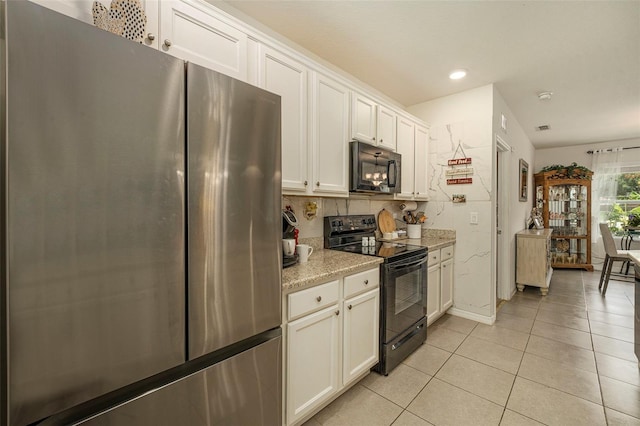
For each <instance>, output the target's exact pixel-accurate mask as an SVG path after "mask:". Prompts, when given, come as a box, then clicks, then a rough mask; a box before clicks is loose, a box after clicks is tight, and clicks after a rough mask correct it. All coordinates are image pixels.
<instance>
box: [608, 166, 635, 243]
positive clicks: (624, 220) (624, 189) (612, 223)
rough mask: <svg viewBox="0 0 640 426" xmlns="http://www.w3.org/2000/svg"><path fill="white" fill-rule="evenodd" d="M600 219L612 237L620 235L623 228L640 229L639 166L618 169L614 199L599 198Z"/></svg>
mask: <svg viewBox="0 0 640 426" xmlns="http://www.w3.org/2000/svg"><path fill="white" fill-rule="evenodd" d="M600 218H601V219H602V220H603V221H606V222H608V223H609V228H611V231H612V232H613V233H614V235H622V234H623V233H624V227H625V226H636V227H639V228H640V164H638V165H633V166H631V165H625V166H622V167H620V173H619V174H618V175H617V176H616V194H615V198H613V197H607V198H606V199H605V197H600Z"/></svg>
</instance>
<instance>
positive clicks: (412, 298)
mask: <svg viewBox="0 0 640 426" xmlns="http://www.w3.org/2000/svg"><path fill="white" fill-rule="evenodd" d="M383 271H384V272H383V310H384V321H383V322H384V324H385V326H384V330H382V332H383V334H384V336H383V337H382V341H383V342H385V343H388V342H390V341H391V340H392V339H393V338H394V337H396V336H398V335H399V334H401V333H402V332H404V331H405V330H407V329H408V328H409V327H412V326H413V325H414V324H415V323H416V322H418V321H420V320H421V319H423V318H424V317H425V315H426V314H427V255H426V253H424V254H421V255H419V256H413V257H410V258H407V259H403V260H400V261H397V262H390V263H386V264H384V265H383Z"/></svg>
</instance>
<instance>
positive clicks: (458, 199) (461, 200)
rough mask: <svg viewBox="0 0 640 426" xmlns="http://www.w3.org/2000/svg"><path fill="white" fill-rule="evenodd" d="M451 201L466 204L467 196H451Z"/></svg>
mask: <svg viewBox="0 0 640 426" xmlns="http://www.w3.org/2000/svg"><path fill="white" fill-rule="evenodd" d="M451 200H452V201H453V202H454V203H466V202H467V196H466V194H453V195H452V196H451Z"/></svg>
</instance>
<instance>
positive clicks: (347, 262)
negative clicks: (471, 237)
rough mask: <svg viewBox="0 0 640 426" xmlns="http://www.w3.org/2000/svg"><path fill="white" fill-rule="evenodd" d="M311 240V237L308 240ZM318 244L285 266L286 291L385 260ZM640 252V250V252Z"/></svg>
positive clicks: (428, 242)
mask: <svg viewBox="0 0 640 426" xmlns="http://www.w3.org/2000/svg"><path fill="white" fill-rule="evenodd" d="M396 241H397V242H401V243H404V244H413V245H419V246H423V247H427V249H429V250H437V249H440V248H442V247H446V246H448V245H450V244H455V242H456V239H455V238H451V237H449V236H445V237H440V236H436V237H434V236H428V237H422V238H421V239H417V238H416V239H407V238H404V239H398V240H396ZM305 243H307V244H309V243H311V241H305ZM312 245H314V246H315V247H314V252H313V254H312V255H311V257H310V258H309V262H307V263H304V264H297V265H295V266H291V267H288V268H285V269H283V270H282V291H283V292H289V291H292V290H301V289H303V288H306V287H313V286H316V285H318V284H323V283H326V282H328V281H331V280H334V279H336V278H340V277H343V276H345V275H350V274H353V273H356V272H361V271H366V270H367V269H371V268H375V267H376V266H378V265H379V264H381V263H382V262H383V259H382V258H381V257H373V256H365V255H362V254H354V253H346V252H343V251H338V250H325V249H323V248H319V247H318V246H317V245H316V244H312ZM638 254H639V255H640V251H639V252H638Z"/></svg>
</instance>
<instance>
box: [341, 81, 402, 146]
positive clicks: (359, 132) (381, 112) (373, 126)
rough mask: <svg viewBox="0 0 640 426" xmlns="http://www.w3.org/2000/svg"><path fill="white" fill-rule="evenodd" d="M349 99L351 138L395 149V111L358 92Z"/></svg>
mask: <svg viewBox="0 0 640 426" xmlns="http://www.w3.org/2000/svg"><path fill="white" fill-rule="evenodd" d="M351 99H352V100H351V139H355V140H358V141H361V142H366V143H368V144H371V145H377V146H381V147H384V148H387V149H390V150H392V151H395V150H396V113H395V112H394V111H393V110H392V109H390V108H387V107H385V106H384V105H379V104H378V103H377V102H376V101H374V100H373V99H371V98H368V97H367V96H365V95H363V94H361V93H358V92H353V95H352V98H351Z"/></svg>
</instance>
